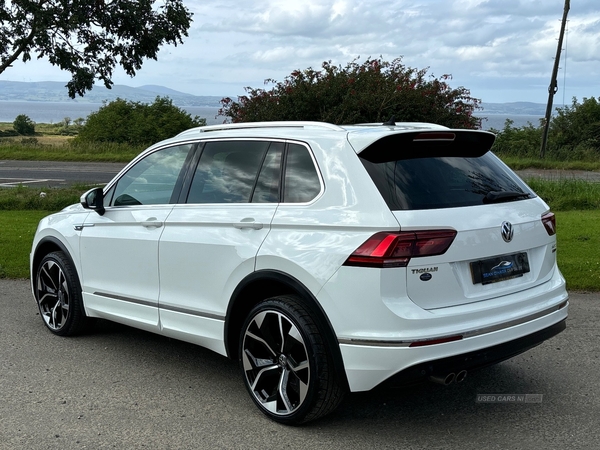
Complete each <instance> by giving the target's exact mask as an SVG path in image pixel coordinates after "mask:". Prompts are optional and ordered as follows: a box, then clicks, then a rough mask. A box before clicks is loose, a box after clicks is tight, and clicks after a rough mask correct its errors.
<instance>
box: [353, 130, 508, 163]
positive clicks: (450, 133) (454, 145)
mask: <svg viewBox="0 0 600 450" xmlns="http://www.w3.org/2000/svg"><path fill="white" fill-rule="evenodd" d="M495 139H496V136H495V135H494V134H493V133H490V132H488V131H480V130H452V129H446V130H431V131H429V130H428V131H411V132H408V133H407V132H402V133H394V134H389V135H387V136H384V137H382V138H381V139H378V140H377V141H375V142H373V143H372V144H370V145H369V146H367V147H366V148H365V149H364V150H362V151H361V152H360V153H359V156H360V157H361V158H363V159H366V160H367V161H370V162H372V163H382V162H386V161H394V160H399V159H413V158H440V157H452V156H455V157H461V158H475V157H479V156H482V155H484V154H485V153H487V152H488V151H489V150H490V149H491V148H492V145H493V144H494V140H495Z"/></svg>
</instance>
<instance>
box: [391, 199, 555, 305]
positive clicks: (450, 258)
mask: <svg viewBox="0 0 600 450" xmlns="http://www.w3.org/2000/svg"><path fill="white" fill-rule="evenodd" d="M547 210H548V208H547V205H546V204H545V203H544V202H543V201H542V200H540V199H539V198H533V199H529V200H522V201H517V202H510V203H501V204H492V205H481V206H477V207H468V208H449V209H441V210H421V211H394V215H395V216H396V218H397V219H398V222H399V223H400V226H401V229H402V231H409V230H419V229H440V228H452V229H454V230H456V231H457V232H458V234H457V236H456V238H455V240H454V242H453V243H452V245H451V246H450V248H449V249H448V251H446V253H444V254H443V255H439V256H433V257H423V258H412V259H411V261H410V263H409V265H408V267H407V272H406V277H407V291H408V295H409V297H410V299H411V300H412V301H413V302H414V303H416V304H417V305H418V306H420V307H421V308H424V309H435V308H443V307H448V306H456V305H461V304H465V303H472V302H477V301H482V300H486V299H490V298H495V297H499V296H503V295H507V294H511V293H514V292H516V291H520V290H524V289H528V288H531V287H533V286H536V285H539V284H541V283H544V282H546V281H548V280H549V279H550V278H551V277H552V274H553V271H554V270H555V266H556V236H555V235H553V236H549V235H548V233H547V232H546V229H545V227H544V225H543V223H542V220H541V217H542V215H543V214H544V213H546V212H547ZM503 224H505V228H506V230H505V235H506V234H507V233H506V232H507V231H508V229H509V228H512V238H511V239H510V240H508V239H505V238H503V233H502V227H503ZM505 237H507V236H505Z"/></svg>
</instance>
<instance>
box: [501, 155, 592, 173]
mask: <svg viewBox="0 0 600 450" xmlns="http://www.w3.org/2000/svg"><path fill="white" fill-rule="evenodd" d="M497 156H498V157H499V158H500V159H501V160H502V161H504V163H505V164H506V165H507V166H509V167H510V168H511V169H513V170H524V169H559V170H588V171H599V170H600V161H556V160H552V159H539V158H522V157H518V156H502V155H497Z"/></svg>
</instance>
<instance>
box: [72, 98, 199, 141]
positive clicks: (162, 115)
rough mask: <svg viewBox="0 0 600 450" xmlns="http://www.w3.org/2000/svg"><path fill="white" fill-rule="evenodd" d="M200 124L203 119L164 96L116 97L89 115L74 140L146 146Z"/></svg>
mask: <svg viewBox="0 0 600 450" xmlns="http://www.w3.org/2000/svg"><path fill="white" fill-rule="evenodd" d="M202 125H206V120H205V119H200V118H199V117H198V116H196V117H194V118H192V117H191V116H190V114H188V113H186V112H185V111H183V110H182V109H180V108H178V107H177V106H174V105H173V102H172V100H171V99H169V98H167V97H156V100H154V103H151V104H147V103H140V102H131V101H126V100H123V99H120V98H118V99H116V100H115V101H112V102H110V103H105V104H104V105H103V106H102V107H100V109H99V110H98V111H96V112H93V113H92V114H90V115H89V116H88V118H87V121H86V122H85V124H84V125H82V127H81V128H80V130H79V135H78V137H77V140H79V141H86V142H117V143H128V144H132V145H148V144H153V143H155V142H158V141H162V140H163V139H167V138H170V137H173V136H175V135H176V134H178V133H180V132H182V131H184V130H187V129H188V128H192V127H197V126H202Z"/></svg>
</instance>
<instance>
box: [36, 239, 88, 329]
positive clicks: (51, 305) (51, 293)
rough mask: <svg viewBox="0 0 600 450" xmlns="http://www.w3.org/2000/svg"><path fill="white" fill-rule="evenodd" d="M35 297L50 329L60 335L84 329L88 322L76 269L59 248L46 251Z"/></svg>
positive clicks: (37, 275)
mask: <svg viewBox="0 0 600 450" xmlns="http://www.w3.org/2000/svg"><path fill="white" fill-rule="evenodd" d="M34 289H35V291H34V292H35V299H36V301H37V304H38V308H39V310H40V315H41V316H42V319H44V324H45V325H46V327H48V329H49V330H50V331H51V332H52V333H54V334H57V335H59V336H70V335H74V334H76V333H78V332H79V331H81V329H82V328H83V326H84V325H85V322H86V319H87V318H86V315H85V312H84V310H83V301H82V298H81V287H80V284H79V279H78V277H77V272H76V271H75V268H74V267H73V264H72V263H71V261H70V260H69V259H68V258H67V256H66V255H65V254H64V253H63V252H60V251H57V252H52V253H49V254H47V255H46V256H45V257H44V258H43V259H42V261H41V262H40V265H39V266H38V270H37V274H36V277H35V286H34Z"/></svg>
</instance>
